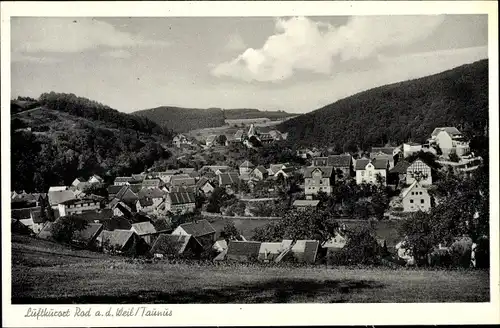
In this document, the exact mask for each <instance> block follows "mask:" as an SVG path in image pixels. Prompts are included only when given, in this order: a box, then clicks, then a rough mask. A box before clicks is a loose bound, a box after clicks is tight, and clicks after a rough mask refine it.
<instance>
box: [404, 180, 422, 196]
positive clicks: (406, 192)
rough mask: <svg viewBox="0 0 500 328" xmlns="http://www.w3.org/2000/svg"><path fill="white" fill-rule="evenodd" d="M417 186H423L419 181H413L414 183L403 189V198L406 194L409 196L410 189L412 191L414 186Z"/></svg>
mask: <svg viewBox="0 0 500 328" xmlns="http://www.w3.org/2000/svg"><path fill="white" fill-rule="evenodd" d="M415 187H422V186H421V185H420V184H419V183H418V181H413V183H412V184H411V185H410V186H409V187H408V188H406V189H403V190H402V191H401V197H402V198H405V197H406V196H408V194H409V193H410V191H411V190H412V189H413V188H415ZM424 189H425V188H424Z"/></svg>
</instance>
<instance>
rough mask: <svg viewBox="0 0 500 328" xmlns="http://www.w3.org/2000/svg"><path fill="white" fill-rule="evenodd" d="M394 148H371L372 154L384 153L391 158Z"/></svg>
mask: <svg viewBox="0 0 500 328" xmlns="http://www.w3.org/2000/svg"><path fill="white" fill-rule="evenodd" d="M395 149H396V147H372V151H371V152H372V153H384V154H386V155H390V156H392V155H393V154H394V150H395Z"/></svg>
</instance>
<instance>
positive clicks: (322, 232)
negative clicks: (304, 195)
mask: <svg viewBox="0 0 500 328" xmlns="http://www.w3.org/2000/svg"><path fill="white" fill-rule="evenodd" d="M282 224H283V227H284V228H283V232H284V236H283V237H284V238H287V239H292V240H299V239H312V240H318V241H319V242H320V244H323V243H324V242H325V241H327V240H329V239H330V238H332V237H333V236H334V235H335V231H336V230H337V229H338V222H337V221H336V220H335V219H334V218H333V217H332V216H331V215H329V214H328V213H327V212H324V211H320V210H313V211H300V210H290V211H288V212H287V213H285V215H284V216H283V222H282Z"/></svg>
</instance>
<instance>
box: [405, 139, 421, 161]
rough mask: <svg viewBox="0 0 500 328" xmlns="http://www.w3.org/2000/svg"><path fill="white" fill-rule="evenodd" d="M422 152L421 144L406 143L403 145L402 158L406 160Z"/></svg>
mask: <svg viewBox="0 0 500 328" xmlns="http://www.w3.org/2000/svg"><path fill="white" fill-rule="evenodd" d="M421 150H422V144H419V143H416V142H412V141H408V142H405V143H404V144H403V156H404V157H405V158H406V157H408V156H411V155H413V154H415V153H418V152H419V151H421Z"/></svg>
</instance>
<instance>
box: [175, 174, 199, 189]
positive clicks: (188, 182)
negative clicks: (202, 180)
mask: <svg viewBox="0 0 500 328" xmlns="http://www.w3.org/2000/svg"><path fill="white" fill-rule="evenodd" d="M195 184H196V181H195V180H194V178H191V177H181V178H177V177H176V176H175V175H174V176H173V177H172V179H171V180H170V185H171V186H172V187H178V186H194V185H195Z"/></svg>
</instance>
